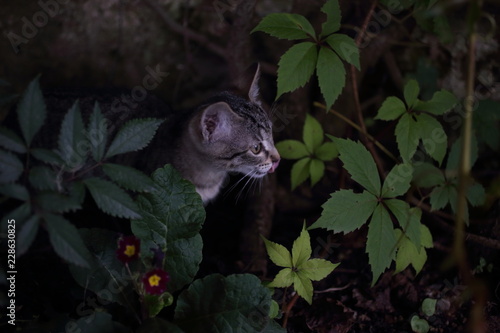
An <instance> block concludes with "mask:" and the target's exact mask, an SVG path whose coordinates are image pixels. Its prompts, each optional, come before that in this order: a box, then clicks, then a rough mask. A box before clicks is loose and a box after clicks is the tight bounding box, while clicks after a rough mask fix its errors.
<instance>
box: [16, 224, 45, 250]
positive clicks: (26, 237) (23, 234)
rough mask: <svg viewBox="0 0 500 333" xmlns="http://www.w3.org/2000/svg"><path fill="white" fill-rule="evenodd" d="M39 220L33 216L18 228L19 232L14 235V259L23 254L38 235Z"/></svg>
mask: <svg viewBox="0 0 500 333" xmlns="http://www.w3.org/2000/svg"><path fill="white" fill-rule="evenodd" d="M39 219H40V218H39V217H38V216H37V215H33V216H31V217H30V218H29V219H27V220H26V221H24V222H22V223H21V225H20V226H18V228H19V231H18V233H17V235H16V245H17V247H16V257H19V256H22V255H23V254H25V253H26V252H27V251H28V249H29V247H30V246H31V244H32V243H33V241H34V240H35V237H36V235H37V233H38V227H39V223H38V222H39Z"/></svg>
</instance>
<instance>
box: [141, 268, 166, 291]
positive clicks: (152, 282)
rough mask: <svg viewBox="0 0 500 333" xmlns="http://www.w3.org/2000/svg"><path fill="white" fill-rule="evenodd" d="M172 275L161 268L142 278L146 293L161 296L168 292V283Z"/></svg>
mask: <svg viewBox="0 0 500 333" xmlns="http://www.w3.org/2000/svg"><path fill="white" fill-rule="evenodd" d="M169 280H170V275H168V273H167V272H165V271H164V270H163V269H161V268H156V269H153V270H152V271H149V272H147V273H146V274H144V276H143V277H142V285H143V286H144V290H145V291H146V293H148V294H151V295H161V294H163V293H164V292H165V291H166V290H167V282H168V281H169Z"/></svg>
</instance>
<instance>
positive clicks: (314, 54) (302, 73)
mask: <svg viewBox="0 0 500 333" xmlns="http://www.w3.org/2000/svg"><path fill="white" fill-rule="evenodd" d="M317 58H318V50H317V47H316V44H314V43H311V42H303V43H299V44H296V45H294V46H292V47H291V48H290V49H289V50H288V51H287V52H286V53H285V54H283V56H281V59H280V61H279V63H278V92H277V94H276V99H277V98H279V97H280V96H281V95H283V94H284V93H286V92H290V91H293V90H295V89H297V88H299V87H302V86H304V85H305V84H306V83H307V81H309V79H310V78H311V75H312V74H313V73H314V69H315V68H316V61H317Z"/></svg>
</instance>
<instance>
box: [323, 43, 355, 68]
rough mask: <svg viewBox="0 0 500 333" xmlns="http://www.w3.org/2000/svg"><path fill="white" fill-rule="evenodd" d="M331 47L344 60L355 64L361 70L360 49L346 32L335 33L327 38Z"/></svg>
mask: <svg viewBox="0 0 500 333" xmlns="http://www.w3.org/2000/svg"><path fill="white" fill-rule="evenodd" d="M326 42H327V43H328V45H330V47H331V48H332V49H333V50H334V51H335V52H336V53H337V54H338V55H339V57H341V58H342V59H344V61H346V62H348V63H349V64H351V65H354V67H356V68H357V69H358V70H361V66H360V65H359V49H358V46H357V45H356V42H355V41H354V39H352V38H351V37H349V36H347V35H344V34H333V35H331V36H329V37H328V38H327V39H326Z"/></svg>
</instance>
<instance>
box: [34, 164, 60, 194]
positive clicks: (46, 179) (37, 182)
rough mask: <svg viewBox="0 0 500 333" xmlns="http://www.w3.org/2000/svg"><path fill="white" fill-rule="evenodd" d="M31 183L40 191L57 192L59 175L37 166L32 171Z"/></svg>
mask: <svg viewBox="0 0 500 333" xmlns="http://www.w3.org/2000/svg"><path fill="white" fill-rule="evenodd" d="M29 181H30V183H31V185H32V186H33V187H34V188H36V189H38V190H52V191H57V181H58V176H57V173H56V172H55V171H54V170H52V169H51V168H49V167H46V166H35V167H33V168H32V169H31V170H30V174H29Z"/></svg>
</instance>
